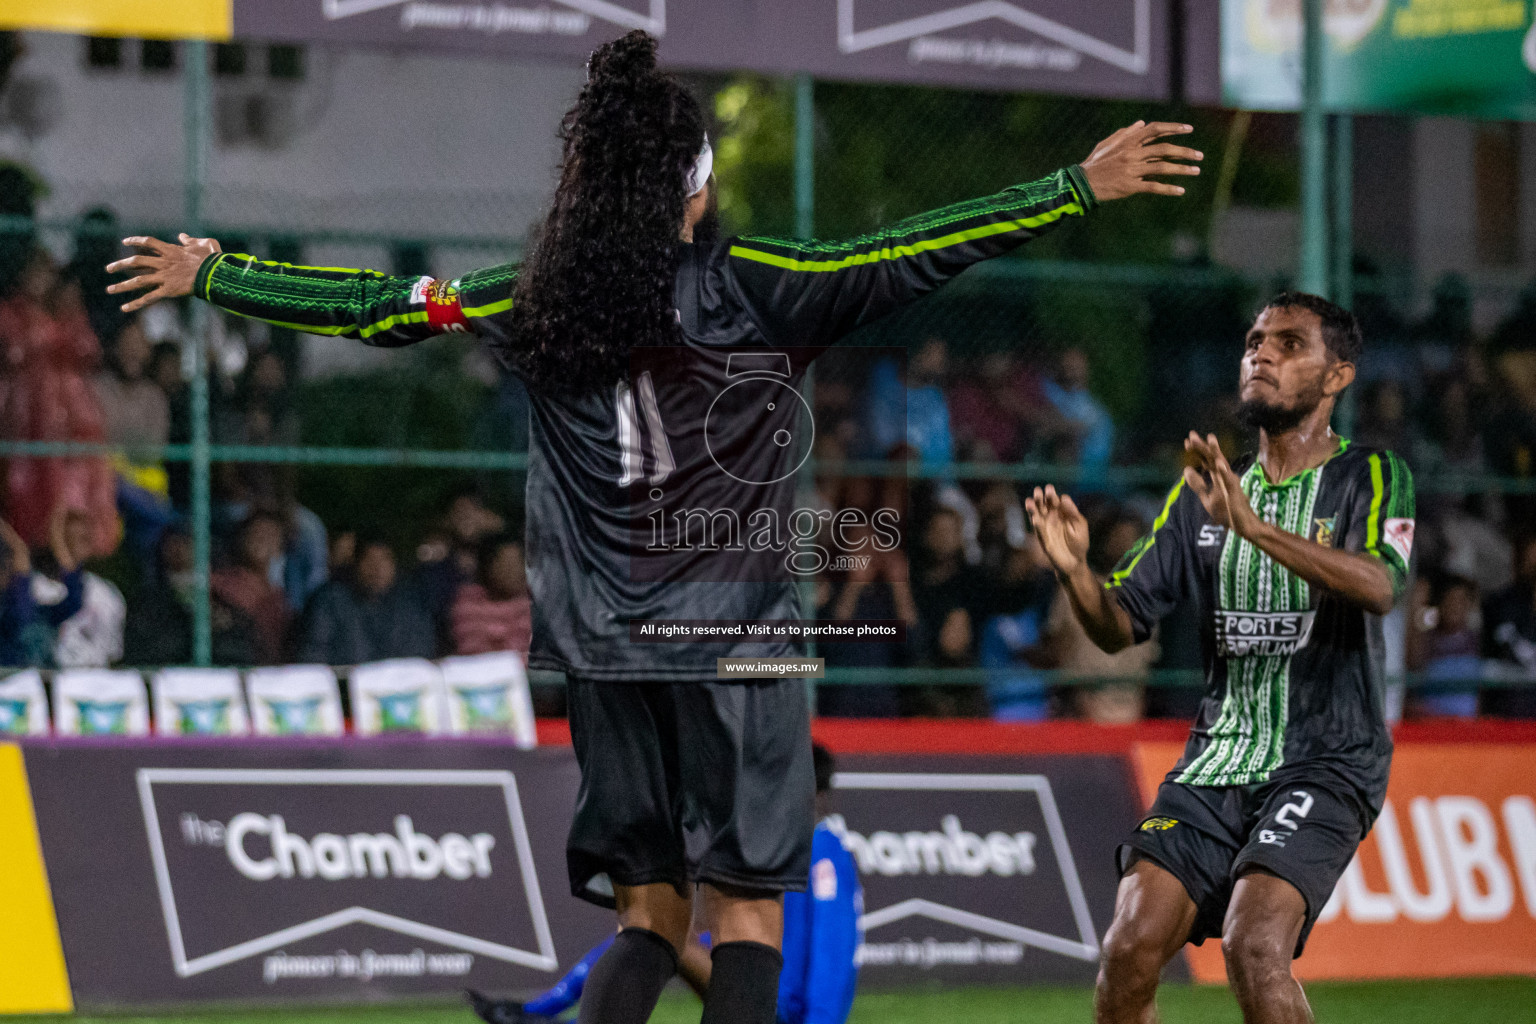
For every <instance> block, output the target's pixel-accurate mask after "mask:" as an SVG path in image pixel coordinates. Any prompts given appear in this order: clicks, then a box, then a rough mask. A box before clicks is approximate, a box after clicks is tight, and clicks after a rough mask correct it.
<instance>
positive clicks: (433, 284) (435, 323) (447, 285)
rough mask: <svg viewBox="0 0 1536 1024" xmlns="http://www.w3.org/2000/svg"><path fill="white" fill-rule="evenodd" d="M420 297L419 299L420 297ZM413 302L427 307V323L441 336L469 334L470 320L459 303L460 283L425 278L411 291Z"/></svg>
mask: <svg viewBox="0 0 1536 1024" xmlns="http://www.w3.org/2000/svg"><path fill="white" fill-rule="evenodd" d="M418 296H419V297H418ZM411 301H412V302H423V303H425V304H426V307H427V323H428V324H429V325H430V326H431V327H432V330H433V331H434V332H436V333H439V334H467V333H469V320H468V319H466V318H465V316H464V307H463V305H462V303H461V302H460V301H459V282H458V281H457V280H453V281H436V280H433V279H432V278H430V277H424V278H422V279H421V280H420V281H417V282H416V285H415V287H413V288H412V289H411Z"/></svg>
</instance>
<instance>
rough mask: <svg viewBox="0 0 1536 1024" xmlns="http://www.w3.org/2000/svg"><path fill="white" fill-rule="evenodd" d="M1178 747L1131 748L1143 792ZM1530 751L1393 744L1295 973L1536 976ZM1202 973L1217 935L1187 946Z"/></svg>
mask: <svg viewBox="0 0 1536 1024" xmlns="http://www.w3.org/2000/svg"><path fill="white" fill-rule="evenodd" d="M1182 749H1183V745H1182V744H1175V743H1156V744H1139V745H1138V749H1137V751H1136V759H1137V762H1138V766H1139V773H1140V777H1141V782H1142V786H1143V793H1144V794H1146V795H1147V796H1148V799H1149V800H1150V795H1151V794H1153V793H1155V792H1156V790H1157V785H1158V783H1160V782H1161V781H1162V779H1163V776H1164V774H1166V773H1167V771H1168V770H1169V769H1170V768H1172V767H1173V764H1174V762H1175V761H1176V760H1177V758H1178V756H1179V753H1180V751H1181V750H1182ZM1533 758H1536V748H1533V747H1532V746H1531V745H1530V744H1515V743H1401V744H1399V745H1398V748H1397V752H1396V753H1395V754H1394V755H1393V758H1392V777H1391V781H1390V783H1389V784H1388V787H1387V801H1386V804H1385V805H1384V806H1383V808H1382V812H1381V817H1380V818H1378V819H1377V821H1376V825H1375V827H1374V828H1373V829H1372V830H1371V834H1370V835H1369V836H1367V837H1366V840H1365V842H1364V843H1363V844H1362V845H1361V847H1360V852H1359V853H1357V854H1356V855H1355V859H1354V861H1353V862H1352V863H1351V864H1350V866H1349V869H1348V870H1347V871H1346V872H1345V874H1344V877H1343V878H1342V879H1340V881H1339V884H1338V887H1337V888H1336V889H1335V890H1334V893H1333V898H1332V899H1331V900H1329V902H1328V906H1327V907H1326V908H1325V909H1324V911H1323V914H1322V917H1321V918H1320V919H1319V920H1318V923H1317V926H1316V928H1315V929H1314V930H1313V932H1312V935H1311V937H1310V938H1309V939H1308V940H1307V950H1306V953H1305V954H1304V955H1303V956H1302V958H1301V959H1300V960H1298V961H1297V962H1296V973H1297V976H1298V977H1300V978H1302V979H1303V980H1325V979H1366V978H1435V977H1464V976H1479V975H1483V976H1493V975H1511V974H1524V975H1529V974H1536V774H1533V773H1532V771H1531V765H1532V763H1533ZM1187 952H1188V954H1189V961H1190V969H1191V971H1192V972H1193V973H1194V976H1195V978H1196V979H1197V980H1199V981H1208V982H1220V981H1223V980H1225V978H1226V973H1225V968H1224V966H1223V963H1222V956H1221V948H1220V945H1219V944H1218V943H1215V942H1206V943H1205V944H1204V945H1203V946H1200V947H1193V946H1191V947H1188V949H1187Z"/></svg>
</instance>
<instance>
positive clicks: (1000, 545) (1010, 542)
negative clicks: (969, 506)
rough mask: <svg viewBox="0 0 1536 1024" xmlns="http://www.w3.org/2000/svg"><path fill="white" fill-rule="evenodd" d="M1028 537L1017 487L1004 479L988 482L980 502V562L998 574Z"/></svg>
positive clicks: (978, 520) (978, 530) (977, 511)
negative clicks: (1010, 555) (1011, 553)
mask: <svg viewBox="0 0 1536 1024" xmlns="http://www.w3.org/2000/svg"><path fill="white" fill-rule="evenodd" d="M1028 537H1029V532H1028V529H1027V528H1026V527H1025V525H1024V505H1023V504H1022V503H1021V502H1020V501H1019V492H1018V490H1017V488H1015V487H1014V486H1013V484H1011V483H1008V482H1006V481H1003V480H997V481H994V482H993V483H991V484H988V485H987V487H986V489H985V490H983V491H982V492H981V497H980V498H979V499H978V500H977V502H976V546H977V549H978V551H979V553H980V558H979V559H978V564H979V565H980V566H981V567H982V568H983V569H984V570H985V571H987V572H989V573H991V574H992V575H994V576H996V575H997V574H999V573H1001V572H1002V569H1003V563H1004V562H1005V561H1006V560H1007V558H1008V555H1009V553H1010V552H1012V551H1014V550H1016V549H1017V548H1021V547H1023V546H1024V545H1025V543H1027V541H1028Z"/></svg>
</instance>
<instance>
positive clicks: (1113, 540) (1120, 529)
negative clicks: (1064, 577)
mask: <svg viewBox="0 0 1536 1024" xmlns="http://www.w3.org/2000/svg"><path fill="white" fill-rule="evenodd" d="M1145 532H1146V524H1145V523H1144V522H1143V521H1142V520H1141V519H1140V518H1139V517H1136V516H1131V515H1121V516H1118V517H1117V518H1115V519H1114V520H1113V521H1111V522H1110V523H1109V525H1108V527H1107V529H1101V530H1097V531H1095V532H1094V539H1095V541H1096V542H1097V545H1098V548H1099V550H1098V551H1096V552H1093V553H1092V556H1091V559H1090V561H1091V562H1092V563H1094V568H1095V571H1098V572H1104V573H1107V572H1109V571H1110V570H1111V569H1112V568H1113V567H1114V566H1115V565H1117V564H1119V562H1120V560H1121V559H1122V558H1124V557H1125V553H1126V552H1127V551H1129V550H1130V549H1131V547H1132V546H1133V545H1134V544H1135V543H1136V542H1137V541H1138V540H1140V539H1141V536H1142V534H1144V533H1145ZM1100 537H1102V538H1103V539H1102V540H1099V538H1100ZM1045 633H1046V645H1047V649H1048V650H1049V651H1050V653H1051V660H1052V662H1053V663H1054V664H1055V665H1056V667H1057V668H1058V669H1060V670H1061V672H1062V673H1063V674H1065V675H1067V676H1069V677H1076V678H1078V679H1082V678H1084V677H1091V676H1098V677H1102V678H1104V679H1105V680H1106V682H1102V683H1080V684H1078V685H1077V686H1075V687H1074V688H1073V689H1072V691H1071V693H1072V698H1073V700H1072V705H1073V708H1074V710H1075V711H1076V713H1077V715H1078V717H1080V718H1084V719H1087V720H1088V721H1090V722H1101V723H1104V724H1108V725H1125V724H1127V723H1130V722H1136V721H1140V720H1141V717H1142V712H1143V710H1144V707H1145V704H1146V682H1145V680H1146V677H1147V674H1148V673H1149V672H1150V671H1151V668H1152V665H1153V663H1154V662H1156V661H1157V659H1158V657H1159V656H1160V654H1161V650H1160V649H1159V647H1158V643H1157V639H1156V636H1155V634H1154V637H1153V639H1151V640H1148V641H1147V642H1146V643H1142V644H1133V645H1132V646H1130V647H1127V648H1126V649H1125V650H1123V651H1120V652H1119V653H1117V654H1106V653H1105V652H1104V651H1103V650H1101V649H1100V648H1099V646H1098V645H1097V644H1095V643H1094V642H1093V641H1092V640H1090V639H1088V634H1087V633H1085V632H1084V631H1083V627H1082V624H1081V623H1080V622H1078V621H1077V616H1076V615H1074V614H1073V613H1072V602H1071V601H1070V599H1068V597H1067V595H1066V592H1065V591H1062V590H1061V589H1060V588H1058V589H1057V592H1056V595H1055V599H1054V600H1053V601H1052V602H1051V614H1050V618H1049V619H1048V620H1047V622H1046V627H1045Z"/></svg>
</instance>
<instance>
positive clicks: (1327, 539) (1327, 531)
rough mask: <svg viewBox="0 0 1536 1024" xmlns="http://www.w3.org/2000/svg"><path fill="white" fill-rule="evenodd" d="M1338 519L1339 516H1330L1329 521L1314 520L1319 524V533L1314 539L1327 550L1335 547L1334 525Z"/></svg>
mask: <svg viewBox="0 0 1536 1024" xmlns="http://www.w3.org/2000/svg"><path fill="white" fill-rule="evenodd" d="M1337 519H1338V516H1329V517H1328V518H1327V519H1315V520H1313V522H1315V523H1316V524H1317V533H1316V534H1314V535H1313V538H1312V539H1313V540H1315V541H1317V542H1318V543H1319V544H1321V545H1322V546H1323V547H1325V548H1331V547H1333V524H1334V522H1335V521H1336V520H1337Z"/></svg>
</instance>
